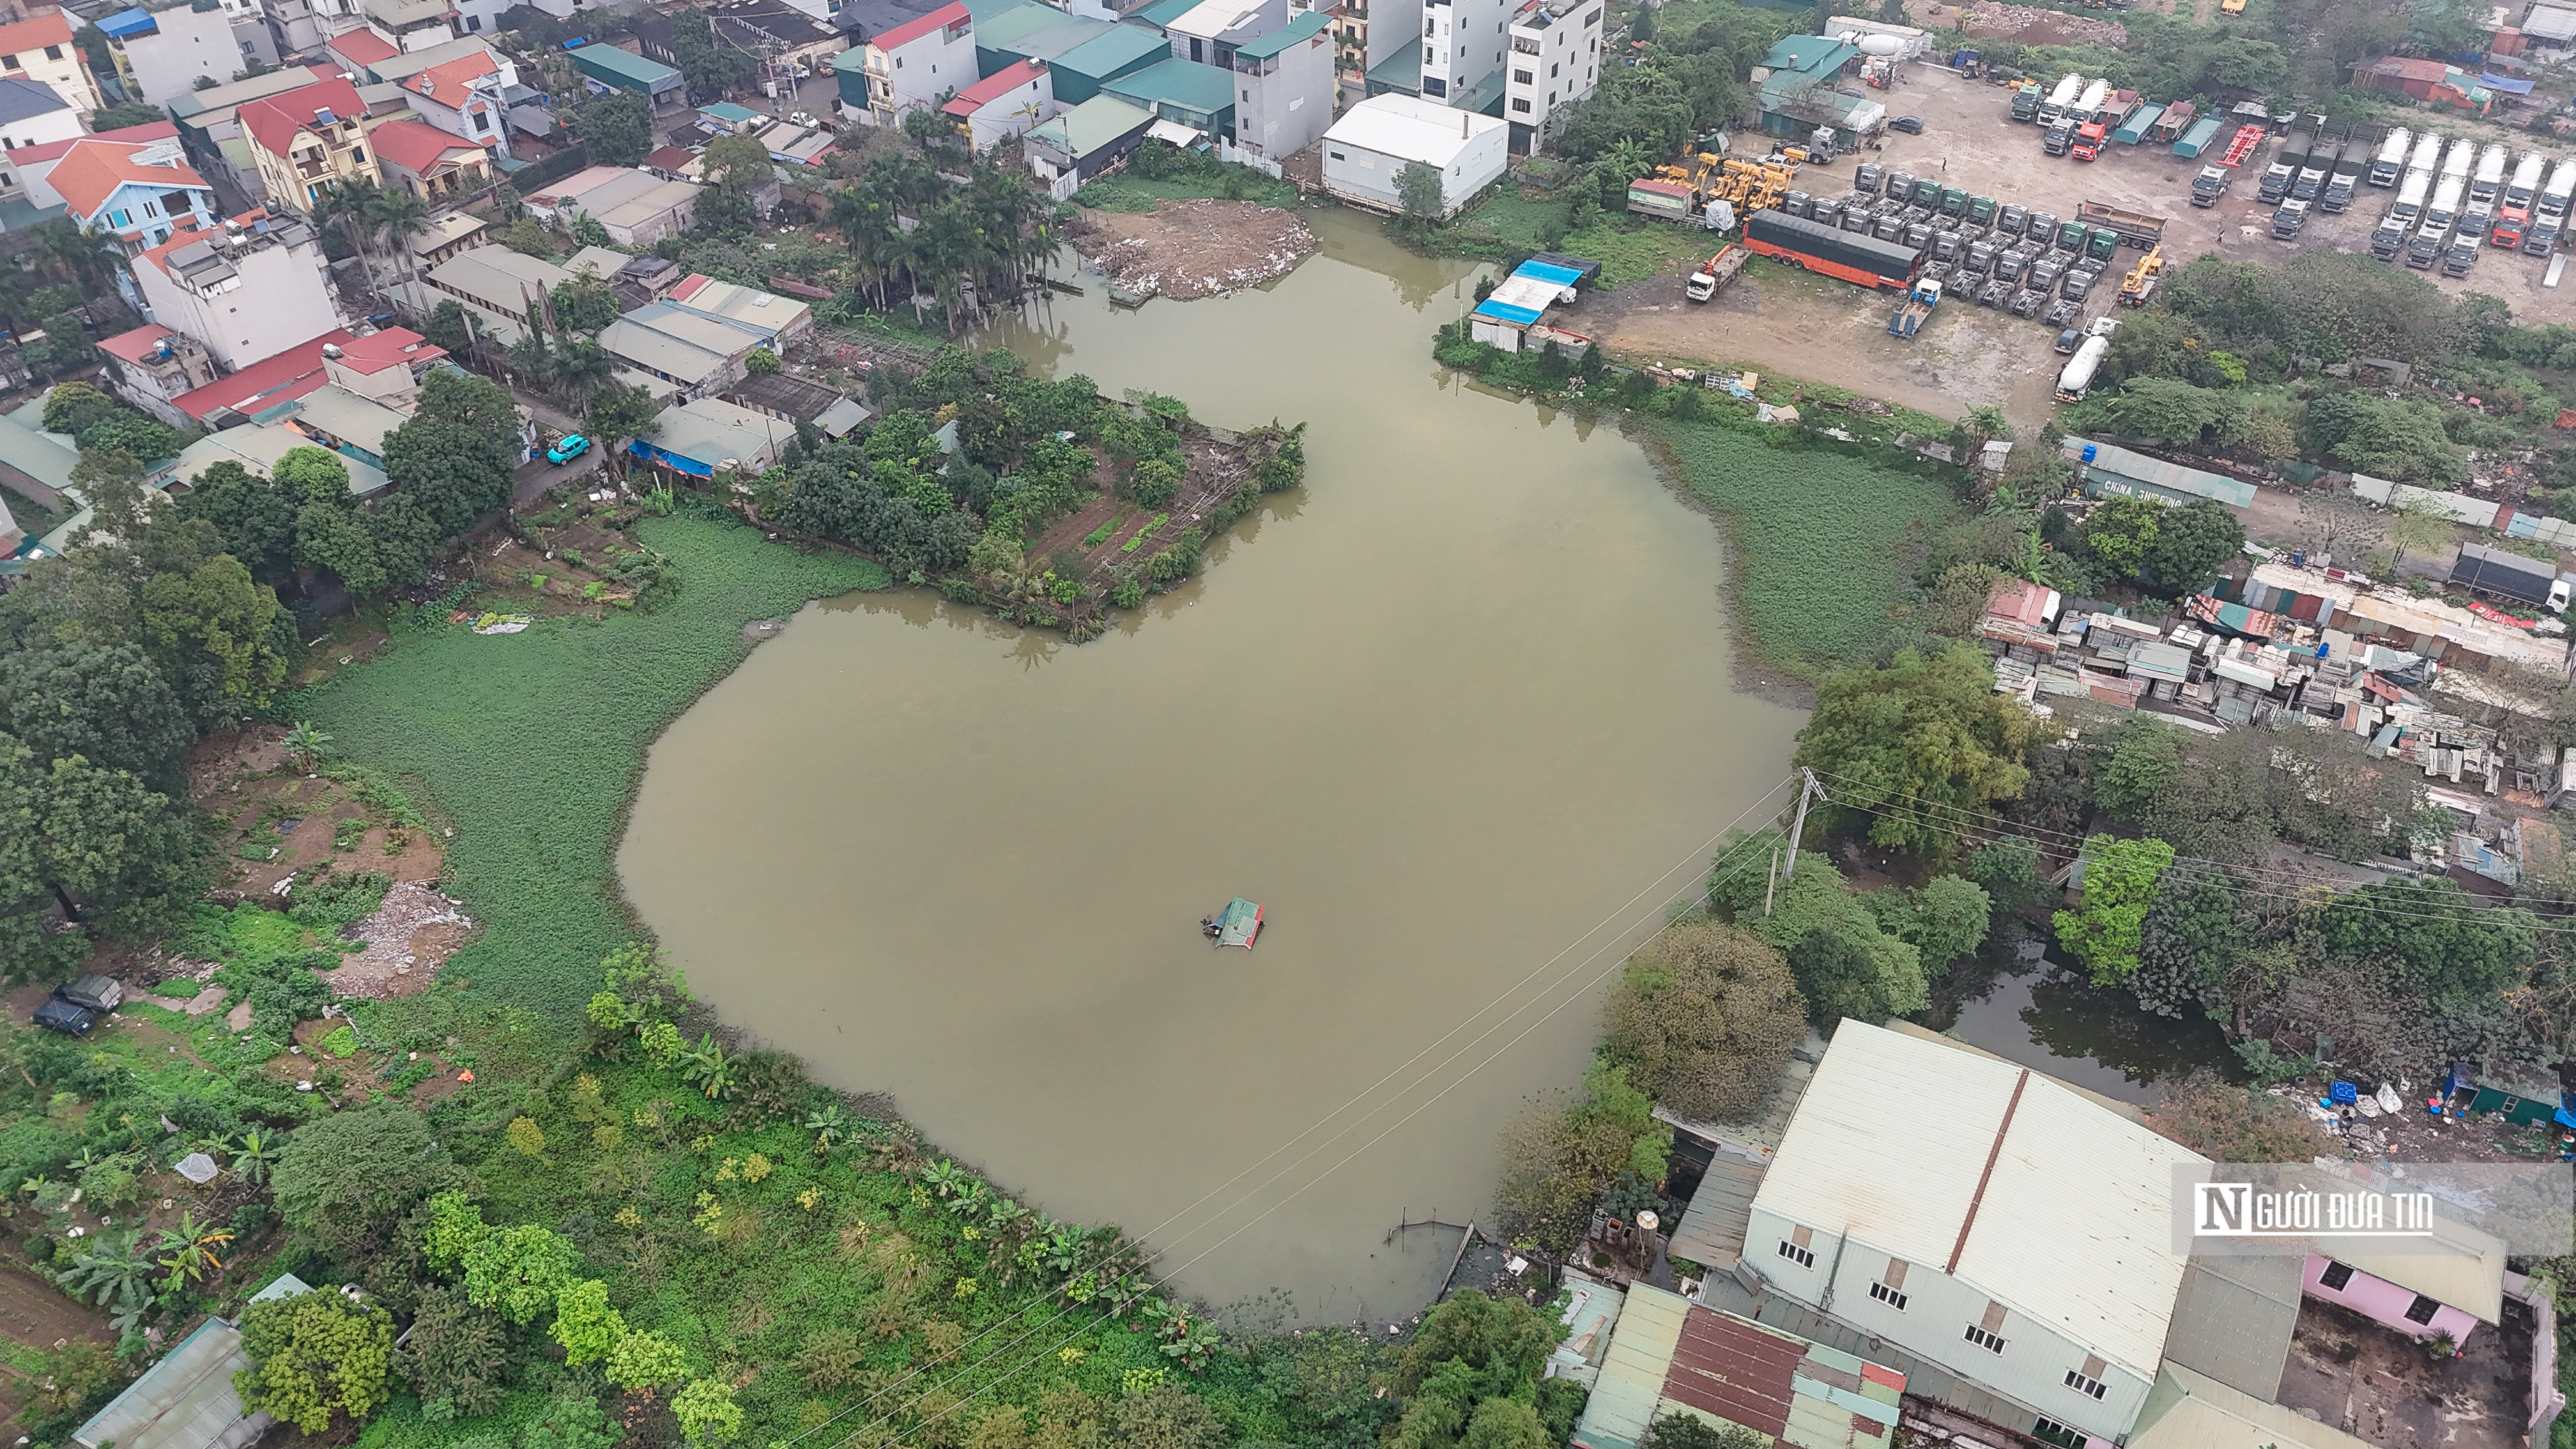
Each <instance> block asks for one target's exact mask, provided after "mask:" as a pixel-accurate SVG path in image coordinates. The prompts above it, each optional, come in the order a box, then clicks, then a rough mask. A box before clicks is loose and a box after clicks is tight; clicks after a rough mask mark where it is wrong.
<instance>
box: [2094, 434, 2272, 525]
mask: <svg viewBox="0 0 2576 1449" xmlns="http://www.w3.org/2000/svg"><path fill="white" fill-rule="evenodd" d="M2065 447H2066V454H2067V456H2068V457H2069V458H2072V459H2074V460H2076V467H2077V469H2078V471H2080V472H2082V473H2083V474H2085V475H2086V477H2087V478H2088V480H2089V479H2090V478H2092V477H2093V475H2096V474H2105V475H2109V476H2111V477H2114V478H2119V479H2125V480H2128V481H2132V482H2137V483H2145V484H2149V485H2152V486H2154V487H2157V488H2166V489H2171V490H2173V491H2174V492H2177V493H2183V494H2188V495H2190V496H2192V497H2194V498H2214V499H2216V500H2217V501H2219V502H2221V503H2224V504H2226V505H2227V506H2229V507H2230V508H2250V507H2252V506H2253V504H2254V485H2253V484H2251V483H2248V482H2245V481H2244V480H2242V479H2239V478H2229V477H2225V476H2223V475H2220V474H2217V473H2207V472H2203V471H2202V470H2200V469H2198V468H2186V467H2184V466H2183V465H2181V464H2180V463H2168V462H2166V461H2165V460H2164V459H2162V458H2150V457H2148V456H2147V455H2146V454H2144V453H2133V452H2130V451H2129V450H2128V449H2126V448H2123V447H2120V446H2118V445H2116V444H2112V443H2095V442H2090V441H2088V440H2087V439H2084V438H2074V437H2070V438H2068V439H2067V440H2066V443H2065ZM2088 447H2089V448H2091V449H2092V450H2093V457H2092V459H2091V460H2090V461H2086V460H2085V458H2084V450H2085V449H2086V448H2088Z"/></svg>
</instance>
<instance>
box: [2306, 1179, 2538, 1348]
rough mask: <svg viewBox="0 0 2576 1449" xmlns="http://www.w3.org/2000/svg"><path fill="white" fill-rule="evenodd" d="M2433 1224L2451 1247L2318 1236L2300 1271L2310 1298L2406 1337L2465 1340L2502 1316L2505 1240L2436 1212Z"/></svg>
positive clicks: (2455, 1343)
mask: <svg viewBox="0 0 2576 1449" xmlns="http://www.w3.org/2000/svg"><path fill="white" fill-rule="evenodd" d="M2365 1185H2375V1184H2365ZM2391 1221H2394V1219H2393V1218H2392V1219H2391ZM2432 1230H2433V1233H2434V1235H2435V1236H2436V1237H2437V1238H2438V1239H2439V1240H2440V1242H2441V1245H2442V1246H2443V1247H2444V1248H2446V1249H2448V1250H2449V1251H2447V1252H2440V1253H2425V1252H2410V1251H2402V1250H2401V1251H2398V1252H2383V1251H2373V1249H2374V1248H2375V1247H2377V1246H2378V1245H2377V1244H2374V1243H2372V1242H2370V1241H2368V1240H2365V1239H2359V1238H2340V1239H2335V1238H2330V1239H2326V1240H2323V1241H2321V1242H2319V1243H2318V1245H2317V1246H2318V1247H2319V1248H2320V1249H2321V1250H2322V1251H2319V1252H2315V1253H2311V1254H2309V1255H2308V1260H2307V1265H2306V1271H2305V1272H2304V1273H2303V1274H2302V1276H2301V1283H2302V1285H2303V1287H2304V1289H2305V1291H2306V1293H2307V1296H2308V1297H2310V1298H2314V1299H2316V1300H2318V1301H2319V1302H2323V1303H2333V1304H2338V1305H2340V1306H2342V1307H2345V1308H2349V1309H2351V1310H2352V1311H2353V1312H2355V1313H2358V1314H2360V1315H2361V1316H2362V1317H2364V1318H2368V1319H2370V1320H2372V1321H2373V1322H2376V1323H2380V1324H2383V1325H2385V1326H2386V1327H2388V1328H2390V1329H2392V1330H2394V1331H2396V1332H2398V1333H2401V1334H2404V1335H2405V1336H2406V1337H2408V1338H2412V1339H2416V1340H2419V1341H2425V1340H2430V1339H2432V1338H2434V1337H2436V1336H2444V1337H2448V1338H2449V1339H2450V1340H2451V1342H2452V1344H2453V1345H2454V1346H2461V1345H2465V1344H2467V1343H2468V1341H2469V1336H2470V1335H2471V1334H2473V1333H2475V1332H2476V1331H2477V1329H2478V1325H2480V1324H2494V1323H2499V1322H2502V1321H2503V1314H2504V1274H2505V1261H2504V1260H2505V1245H2504V1243H2503V1242H2502V1241H2501V1240H2500V1239H2498V1238H2496V1237H2494V1236H2493V1235H2491V1234H2488V1233H2484V1232H2481V1231H2479V1230H2478V1229H2476V1228H2473V1227H2470V1226H2468V1225H2467V1224H2465V1223H2457V1222H2453V1221H2452V1220H2450V1219H2449V1218H2445V1217H2439V1216H2436V1217H2435V1218H2434V1219H2433V1220H2432Z"/></svg>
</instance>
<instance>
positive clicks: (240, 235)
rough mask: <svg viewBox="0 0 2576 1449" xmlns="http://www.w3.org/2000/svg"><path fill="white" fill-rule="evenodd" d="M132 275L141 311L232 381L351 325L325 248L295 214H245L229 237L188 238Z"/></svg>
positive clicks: (138, 263)
mask: <svg viewBox="0 0 2576 1449" xmlns="http://www.w3.org/2000/svg"><path fill="white" fill-rule="evenodd" d="M131 275H132V277H133V279H134V287H135V295H134V297H133V299H132V300H133V301H134V303H135V305H136V307H137V308H138V309H139V310H141V311H142V313H143V314H144V315H145V316H146V317H149V318H151V319H152V320H153V321H155V322H157V323H160V324H161V325H162V326H164V327H168V328H170V329H172V330H174V331H178V332H184V333H186V334H187V335H188V336H190V337H193V338H195V339H196V340H197V341H199V342H202V343H204V344H205V346H206V350H207V352H208V353H209V354H211V355H212V357H213V358H214V361H215V365H216V366H217V367H219V368H221V369H222V370H223V371H226V372H233V371H238V370H239V369H241V368H245V367H248V366H249V365H251V364H252V363H254V362H257V361H259V360H261V359H262V358H267V357H274V356H276V355H277V354H278V353H281V352H285V351H287V350H289V349H291V348H294V347H296V346H299V345H301V344H303V343H306V342H309V341H311V340H313V339H314V338H316V337H319V336H322V335H323V334H324V333H327V332H332V331H335V330H337V329H339V328H341V327H343V326H345V325H346V322H347V319H345V318H343V317H342V316H341V315H340V308H339V304H338V302H337V301H336V299H335V298H334V297H333V295H332V292H331V288H330V285H329V283H328V282H327V281H326V280H325V276H326V271H325V263H324V261H323V258H322V244H321V240H320V238H318V237H316V236H315V235H314V232H313V227H312V225H311V224H310V223H309V222H306V221H305V220H304V219H303V218H301V217H297V216H294V215H292V214H291V213H290V214H284V215H272V214H271V213H269V212H266V211H251V212H245V213H243V214H242V215H240V216H236V217H228V218H226V219H225V220H224V222H223V224H222V226H221V228H220V229H218V228H216V227H214V226H211V225H209V226H206V227H202V228H192V229H190V230H186V231H182V232H179V233H178V234H176V235H174V236H172V237H171V238H170V240H168V241H166V242H163V243H162V244H161V245H159V246H157V247H154V248H153V249H152V250H150V251H148V252H145V253H143V254H142V255H141V256H138V257H136V258H135V259H134V264H133V267H132V271H131ZM174 395H175V394H174Z"/></svg>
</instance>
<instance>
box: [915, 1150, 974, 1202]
mask: <svg viewBox="0 0 2576 1449" xmlns="http://www.w3.org/2000/svg"><path fill="white" fill-rule="evenodd" d="M921 1185H922V1186H924V1187H926V1188H929V1189H930V1190H931V1191H932V1192H935V1193H937V1194H939V1195H940V1196H941V1197H955V1196H957V1195H958V1194H959V1193H962V1192H966V1191H968V1190H969V1189H971V1188H973V1187H974V1186H976V1183H975V1178H974V1175H973V1174H971V1173H969V1172H968V1171H967V1170H966V1169H964V1168H962V1167H959V1166H958V1165H957V1164H956V1163H954V1162H951V1161H949V1160H948V1159H947V1158H945V1157H943V1158H941V1159H939V1160H938V1161H937V1162H934V1163H932V1164H930V1165H929V1166H928V1167H925V1168H923V1169H922V1170H921Z"/></svg>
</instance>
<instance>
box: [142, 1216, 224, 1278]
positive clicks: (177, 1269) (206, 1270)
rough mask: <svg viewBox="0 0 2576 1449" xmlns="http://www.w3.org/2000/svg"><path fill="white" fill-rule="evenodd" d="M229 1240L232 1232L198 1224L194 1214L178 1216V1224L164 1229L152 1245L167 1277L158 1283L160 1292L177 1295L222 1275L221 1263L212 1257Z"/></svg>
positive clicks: (205, 1224)
mask: <svg viewBox="0 0 2576 1449" xmlns="http://www.w3.org/2000/svg"><path fill="white" fill-rule="evenodd" d="M232 1240H233V1235H232V1230H231V1229H229V1228H219V1227H216V1226H215V1225H214V1224H212V1223H201V1222H198V1221H197V1215H196V1213H195V1212H194V1211H183V1212H181V1213H180V1214H179V1221H177V1222H175V1223H173V1224H171V1225H170V1226H168V1227H166V1228H163V1229H162V1230H161V1236H160V1239H159V1241H158V1242H156V1243H155V1244H154V1246H155V1247H157V1248H159V1249H160V1250H161V1251H162V1252H163V1253H164V1254H165V1255H166V1256H164V1257H163V1258H162V1259H161V1260H160V1263H161V1266H162V1267H163V1268H166V1269H168V1270H169V1274H170V1276H169V1277H167V1278H164V1279H162V1280H161V1288H162V1291H164V1292H168V1293H176V1292H178V1291H179V1290H180V1289H181V1288H184V1287H187V1286H188V1285H190V1284H193V1283H195V1282H197V1281H198V1280H200V1279H202V1278H204V1277H206V1276H207V1275H209V1274H212V1273H220V1272H222V1271H223V1270H224V1262H223V1259H221V1258H218V1257H216V1256H215V1249H217V1248H220V1247H222V1246H223V1245H224V1244H226V1243H229V1242H231V1241H232Z"/></svg>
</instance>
